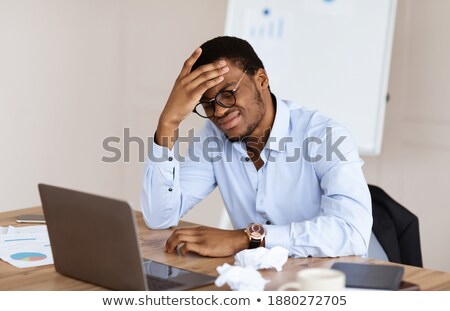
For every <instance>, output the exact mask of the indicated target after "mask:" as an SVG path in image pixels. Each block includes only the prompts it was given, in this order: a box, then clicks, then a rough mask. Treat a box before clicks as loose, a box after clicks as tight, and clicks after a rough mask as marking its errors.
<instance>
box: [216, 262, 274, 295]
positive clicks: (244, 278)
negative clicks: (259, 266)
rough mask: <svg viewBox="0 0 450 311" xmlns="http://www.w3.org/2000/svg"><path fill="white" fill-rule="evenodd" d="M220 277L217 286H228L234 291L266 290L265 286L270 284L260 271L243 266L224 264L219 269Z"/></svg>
mask: <svg viewBox="0 0 450 311" xmlns="http://www.w3.org/2000/svg"><path fill="white" fill-rule="evenodd" d="M217 272H219V274H220V275H219V277H218V278H217V279H216V282H215V284H216V286H218V287H221V286H223V285H225V284H228V285H229V286H230V288H231V289H232V290H237V291H240V290H248V291H250V290H252V291H255V290H256V291H261V290H264V286H265V285H266V284H267V283H268V282H269V281H268V280H266V279H264V278H263V277H262V275H261V273H259V272H258V271H256V270H255V269H252V268H244V267H241V266H231V265H229V264H227V263H226V264H223V265H222V266H219V267H217Z"/></svg>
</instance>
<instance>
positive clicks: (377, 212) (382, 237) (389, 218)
mask: <svg viewBox="0 0 450 311" xmlns="http://www.w3.org/2000/svg"><path fill="white" fill-rule="evenodd" d="M369 190H370V194H371V196H372V216H373V226H372V231H373V233H374V235H375V237H376V238H377V240H378V241H379V243H380V244H381V246H382V247H383V249H384V251H385V252H386V254H387V257H388V259H389V261H392V262H397V263H402V264H406V265H412V266H417V267H422V252H421V247H420V234H419V219H418V218H417V216H416V215H414V214H413V213H411V212H410V211H409V210H407V209H406V208H405V207H403V206H402V205H400V204H399V203H398V202H396V201H395V200H394V199H392V198H391V197H390V196H389V195H388V194H387V193H386V192H385V191H383V190H382V189H381V188H380V187H377V186H374V185H369Z"/></svg>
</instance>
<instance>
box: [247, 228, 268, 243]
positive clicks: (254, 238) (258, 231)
mask: <svg viewBox="0 0 450 311" xmlns="http://www.w3.org/2000/svg"><path fill="white" fill-rule="evenodd" d="M245 233H246V234H247V236H248V239H249V241H250V242H249V244H248V248H249V249H251V248H257V247H260V246H261V244H262V242H263V240H264V237H265V236H266V230H264V227H263V226H262V225H261V224H249V225H248V226H247V229H245Z"/></svg>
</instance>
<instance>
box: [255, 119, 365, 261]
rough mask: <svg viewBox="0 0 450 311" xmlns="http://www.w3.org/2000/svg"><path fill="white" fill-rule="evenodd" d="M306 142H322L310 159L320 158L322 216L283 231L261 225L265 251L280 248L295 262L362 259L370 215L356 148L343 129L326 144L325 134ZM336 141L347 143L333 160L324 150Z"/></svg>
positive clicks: (280, 227) (334, 132) (317, 167)
mask: <svg viewBox="0 0 450 311" xmlns="http://www.w3.org/2000/svg"><path fill="white" fill-rule="evenodd" d="M309 136H310V137H320V138H321V140H322V141H323V142H324V143H323V144H321V145H317V146H316V147H317V148H315V149H314V150H312V151H311V153H310V156H311V158H314V157H316V156H318V155H319V156H321V157H322V158H321V160H320V161H316V162H314V163H313V165H314V170H315V173H316V175H317V178H319V180H320V187H321V189H322V197H321V202H320V213H321V215H320V216H318V217H315V218H313V219H309V220H305V221H301V222H292V223H288V224H286V225H268V226H266V225H265V226H264V227H265V229H266V232H267V234H266V246H267V247H268V248H271V247H273V246H275V245H279V246H283V247H285V248H287V249H289V255H290V256H293V257H307V256H312V257H336V256H347V255H365V254H366V253H367V249H368V245H369V239H370V232H371V229H372V209H371V198H370V192H369V190H368V186H367V182H366V180H365V178H364V175H363V173H362V170H361V166H362V161H361V159H360V158H359V154H358V150H357V147H356V144H355V143H354V142H353V140H352V138H351V137H350V134H349V133H348V131H347V130H345V129H344V128H342V127H341V126H333V130H332V141H329V143H325V142H326V139H327V138H328V139H331V137H330V136H331V135H328V137H327V135H325V134H324V133H323V131H322V133H321V135H318V134H316V133H309ZM340 137H345V139H344V140H343V141H342V143H341V144H340V145H339V150H338V152H337V153H333V154H331V153H330V151H331V150H327V148H330V146H332V145H333V144H335V143H336V142H337V141H338V140H339V139H340ZM327 152H328V155H327ZM339 152H340V153H341V154H339ZM341 155H342V156H344V158H345V159H344V160H342V159H341ZM299 208H302V207H301V206H300V207H299Z"/></svg>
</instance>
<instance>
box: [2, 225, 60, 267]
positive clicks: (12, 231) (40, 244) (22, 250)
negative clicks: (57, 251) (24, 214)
mask: <svg viewBox="0 0 450 311" xmlns="http://www.w3.org/2000/svg"><path fill="white" fill-rule="evenodd" d="M0 258H1V259H2V260H3V261H6V262H8V263H10V264H11V265H13V266H15V267H17V268H30V267H37V266H44V265H50V264H53V256H52V250H51V247H50V240H49V237H48V233H47V227H46V226H45V225H44V226H26V227H12V226H9V227H8V228H4V227H0Z"/></svg>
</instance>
